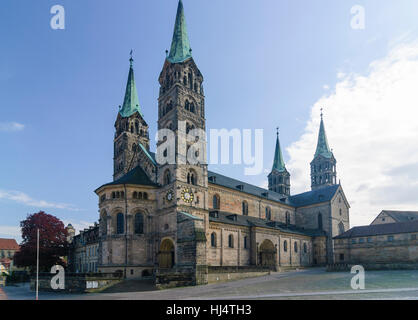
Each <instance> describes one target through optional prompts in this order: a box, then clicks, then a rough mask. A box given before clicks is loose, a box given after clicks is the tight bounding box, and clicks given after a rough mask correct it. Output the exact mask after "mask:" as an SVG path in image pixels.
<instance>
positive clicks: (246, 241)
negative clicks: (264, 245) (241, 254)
mask: <svg viewBox="0 0 418 320" xmlns="http://www.w3.org/2000/svg"><path fill="white" fill-rule="evenodd" d="M244 249H248V237H247V236H245V237H244Z"/></svg>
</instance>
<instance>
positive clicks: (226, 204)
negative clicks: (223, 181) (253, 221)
mask: <svg viewBox="0 0 418 320" xmlns="http://www.w3.org/2000/svg"><path fill="white" fill-rule="evenodd" d="M214 195H219V197H220V211H226V212H230V213H236V214H242V202H243V201H246V202H247V203H248V215H249V216H251V217H256V218H261V219H265V217H266V207H270V208H271V219H272V220H273V221H278V222H283V223H285V222H286V212H289V213H290V223H291V224H295V221H296V220H295V208H293V207H290V206H287V205H284V204H281V203H278V202H275V201H271V200H268V199H264V198H260V197H256V196H253V195H250V194H248V193H245V192H241V191H239V190H232V189H228V188H224V187H221V186H218V185H215V184H209V208H210V210H213V201H212V200H213V196H214Z"/></svg>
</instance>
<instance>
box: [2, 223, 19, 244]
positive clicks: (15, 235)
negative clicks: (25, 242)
mask: <svg viewBox="0 0 418 320" xmlns="http://www.w3.org/2000/svg"><path fill="white" fill-rule="evenodd" d="M0 238H12V239H16V240H18V242H19V241H20V239H21V231H20V227H15V226H0Z"/></svg>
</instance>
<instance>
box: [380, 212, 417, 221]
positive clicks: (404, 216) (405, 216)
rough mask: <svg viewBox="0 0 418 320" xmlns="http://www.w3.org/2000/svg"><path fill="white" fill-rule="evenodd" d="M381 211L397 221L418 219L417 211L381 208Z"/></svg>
mask: <svg viewBox="0 0 418 320" xmlns="http://www.w3.org/2000/svg"><path fill="white" fill-rule="evenodd" d="M381 213H386V214H388V215H389V216H391V217H392V218H393V219H395V220H396V221H397V222H406V221H412V220H418V211H393V210H383V211H382V212H381Z"/></svg>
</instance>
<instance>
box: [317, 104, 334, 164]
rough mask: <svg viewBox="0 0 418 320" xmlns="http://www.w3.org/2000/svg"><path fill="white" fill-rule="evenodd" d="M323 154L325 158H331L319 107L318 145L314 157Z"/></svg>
mask: <svg viewBox="0 0 418 320" xmlns="http://www.w3.org/2000/svg"><path fill="white" fill-rule="evenodd" d="M319 155H321V156H323V157H325V158H331V157H332V152H331V150H330V148H329V146H328V139H327V134H326V133H325V126H324V119H323V114H322V109H321V125H320V127H319V135H318V145H317V147H316V152H315V157H316V156H319Z"/></svg>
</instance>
